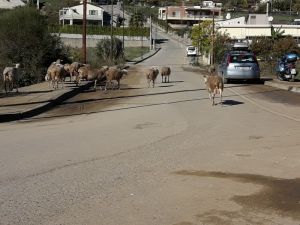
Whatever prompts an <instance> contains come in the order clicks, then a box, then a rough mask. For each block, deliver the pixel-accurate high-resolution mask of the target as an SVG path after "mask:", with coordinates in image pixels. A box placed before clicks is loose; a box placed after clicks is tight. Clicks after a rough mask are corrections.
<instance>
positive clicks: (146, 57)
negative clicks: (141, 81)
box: [127, 48, 161, 65]
mask: <svg viewBox="0 0 300 225" xmlns="http://www.w3.org/2000/svg"><path fill="white" fill-rule="evenodd" d="M160 49H161V48H158V49H156V50H154V51H153V52H152V53H151V52H150V53H148V54H146V56H145V57H144V56H143V58H142V59H140V57H139V58H136V59H134V60H130V61H127V63H128V64H133V65H136V64H139V63H141V62H143V61H145V60H146V59H149V58H150V57H152V56H154V55H155V54H156V53H157V52H159V51H160Z"/></svg>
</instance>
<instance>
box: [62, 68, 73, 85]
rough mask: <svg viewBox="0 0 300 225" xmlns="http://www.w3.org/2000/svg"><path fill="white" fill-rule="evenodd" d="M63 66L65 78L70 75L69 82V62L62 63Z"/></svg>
mask: <svg viewBox="0 0 300 225" xmlns="http://www.w3.org/2000/svg"><path fill="white" fill-rule="evenodd" d="M63 67H64V70H65V71H66V75H65V78H66V77H70V82H71V81H72V76H71V73H70V67H71V64H69V63H65V64H64V65H63ZM65 78H64V81H65Z"/></svg>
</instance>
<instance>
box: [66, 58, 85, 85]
mask: <svg viewBox="0 0 300 225" xmlns="http://www.w3.org/2000/svg"><path fill="white" fill-rule="evenodd" d="M82 66H83V64H81V63H79V62H73V63H71V65H70V68H69V73H70V79H71V80H72V81H73V80H74V81H75V82H76V81H78V75H79V73H78V70H79V68H80V67H82ZM74 76H75V77H76V78H75V79H73V77H74ZM76 85H78V84H77V83H76Z"/></svg>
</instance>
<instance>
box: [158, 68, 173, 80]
mask: <svg viewBox="0 0 300 225" xmlns="http://www.w3.org/2000/svg"><path fill="white" fill-rule="evenodd" d="M160 74H161V82H162V83H164V80H165V83H167V78H168V83H169V82H170V80H169V79H170V74H171V68H170V67H168V66H163V67H162V68H161V70H160ZM164 78H165V79H164Z"/></svg>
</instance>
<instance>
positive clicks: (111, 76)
mask: <svg viewBox="0 0 300 225" xmlns="http://www.w3.org/2000/svg"><path fill="white" fill-rule="evenodd" d="M126 74H127V70H125V69H122V70H120V69H116V68H109V69H108V70H107V71H106V72H105V76H106V84H105V91H106V90H107V87H108V84H112V81H113V80H116V81H117V82H118V89H120V80H121V79H122V77H123V75H126Z"/></svg>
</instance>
